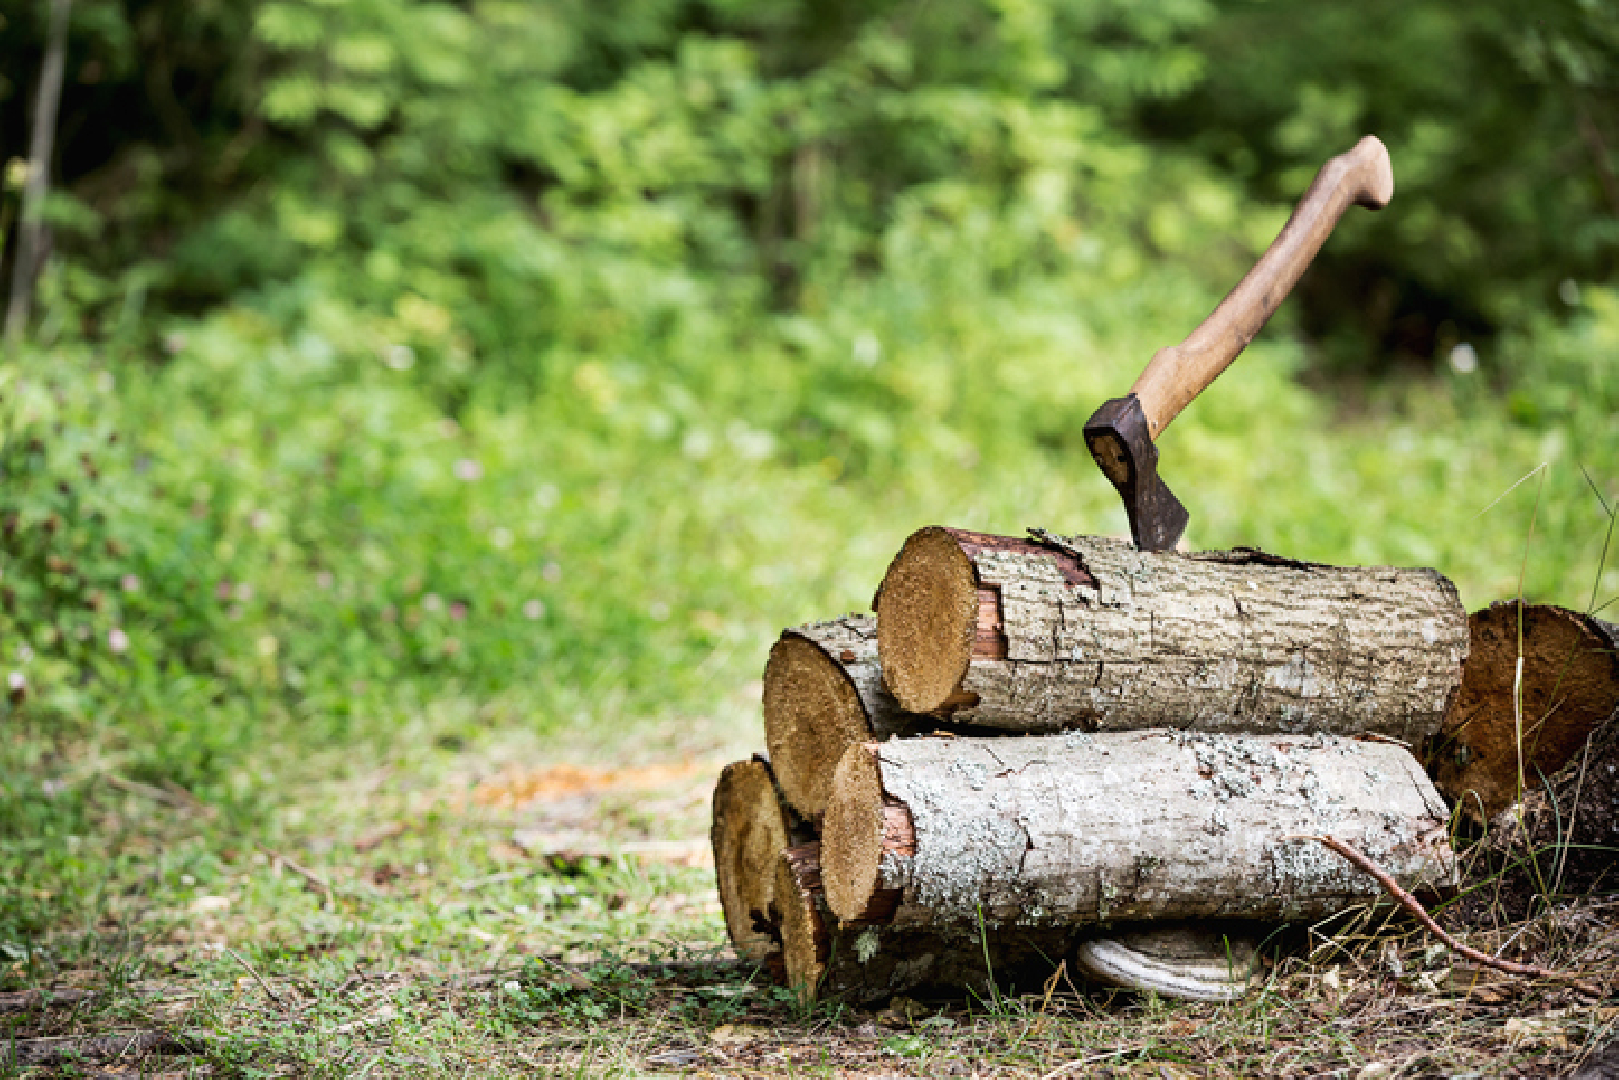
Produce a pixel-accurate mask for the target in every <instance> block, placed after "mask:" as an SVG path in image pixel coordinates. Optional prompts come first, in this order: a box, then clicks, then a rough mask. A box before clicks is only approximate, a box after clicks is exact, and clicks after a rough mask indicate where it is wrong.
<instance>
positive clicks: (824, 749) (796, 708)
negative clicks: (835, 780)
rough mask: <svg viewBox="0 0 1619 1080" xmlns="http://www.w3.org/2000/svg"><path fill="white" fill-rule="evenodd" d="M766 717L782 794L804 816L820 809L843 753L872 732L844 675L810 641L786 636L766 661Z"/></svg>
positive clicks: (800, 637)
mask: <svg viewBox="0 0 1619 1080" xmlns="http://www.w3.org/2000/svg"><path fill="white" fill-rule="evenodd" d="M764 719H765V743H766V745H767V746H769V748H770V760H771V763H772V764H773V766H774V767H775V770H776V780H777V782H778V783H780V784H781V790H782V794H783V795H784V796H785V797H786V798H787V801H788V802H790V803H792V805H793V807H794V808H795V809H797V810H798V811H799V812H800V813H802V814H804V815H806V816H809V817H815V816H817V815H819V814H821V813H823V812H824V811H825V810H826V802H827V798H828V796H829V794H830V791H831V780H832V771H833V770H834V769H835V768H837V764H838V761H839V760H840V759H841V758H842V757H843V753H844V751H845V750H847V749H848V748H849V747H850V746H851V745H853V744H854V743H858V742H865V741H867V740H869V739H870V738H871V735H872V733H871V725H870V722H869V721H868V719H867V715H866V709H865V707H864V705H862V704H861V701H860V694H859V692H858V691H857V690H856V688H855V686H854V683H853V682H852V681H851V680H850V678H849V676H848V673H847V672H845V671H844V669H843V667H842V665H840V664H839V663H837V662H836V661H835V660H834V659H833V658H832V657H829V656H828V655H827V654H826V652H825V651H824V650H822V649H821V648H820V647H819V646H818V645H816V644H815V643H814V642H812V641H810V640H808V639H807V638H804V637H802V636H797V635H794V634H792V633H791V632H789V633H787V634H784V635H783V636H782V638H781V640H780V641H777V642H776V644H775V645H774V646H773V647H772V648H771V650H770V660H769V662H768V663H766V665H765V677H764Z"/></svg>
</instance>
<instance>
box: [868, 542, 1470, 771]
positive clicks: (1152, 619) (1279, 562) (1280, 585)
mask: <svg viewBox="0 0 1619 1080" xmlns="http://www.w3.org/2000/svg"><path fill="white" fill-rule="evenodd" d="M874 606H875V607H876V609H877V627H878V630H877V646H878V651H879V653H880V654H881V657H882V665H883V671H884V674H885V677H886V679H887V681H888V686H889V689H891V690H892V691H893V692H894V696H895V697H896V698H897V699H898V701H899V704H900V706H901V707H902V708H904V709H906V710H908V711H910V712H913V713H925V714H931V715H935V716H948V717H949V718H950V719H951V720H953V721H955V722H958V723H965V724H972V725H982V726H988V727H996V728H1002V729H1005V730H1008V731H1019V732H1039V733H1044V732H1052V731H1057V730H1061V729H1064V728H1076V727H1077V728H1082V729H1086V730H1100V731H1114V730H1127V729H1139V728H1151V727H1170V728H1189V729H1195V730H1206V731H1222V732H1231V733H1260V732H1308V731H1325V732H1329V733H1333V734H1341V735H1356V734H1362V733H1366V732H1375V733H1379V734H1384V735H1388V736H1390V737H1392V738H1397V739H1401V740H1403V741H1405V742H1407V743H1409V744H1411V745H1416V744H1417V743H1418V742H1420V741H1421V740H1422V739H1424V738H1426V737H1427V736H1429V735H1431V734H1432V732H1433V731H1434V730H1435V729H1436V728H1437V727H1438V725H1439V723H1440V721H1441V719H1442V718H1443V716H1444V714H1445V708H1446V704H1447V702H1448V701H1449V700H1450V698H1451V696H1452V694H1453V693H1454V691H1455V690H1456V687H1457V686H1458V685H1459V684H1460V681H1461V667H1462V660H1463V658H1464V657H1465V656H1466V655H1467V621H1466V613H1465V612H1464V611H1463V609H1462V606H1461V602H1460V600H1459V599H1458V598H1457V595H1456V590H1455V587H1454V586H1452V585H1451V583H1450V582H1449V581H1447V580H1445V578H1444V577H1442V576H1441V575H1439V574H1438V573H1436V572H1435V571H1433V570H1427V569H1400V568H1394V567H1336V566H1321V565H1316V564H1312V563H1300V562H1294V561H1292V560H1288V559H1281V558H1277V557H1275V556H1271V555H1265V554H1263V553H1261V552H1257V551H1244V550H1238V551H1234V552H1203V553H1200V554H1179V553H1175V552H1165V553H1159V554H1153V553H1146V552H1141V551H1138V550H1137V549H1136V548H1135V547H1134V546H1132V545H1130V544H1128V543H1125V542H1121V541H1117V540H1109V539H1101V538H1094V537H1074V538H1072V539H1071V540H1059V539H1057V538H1051V537H1043V538H1042V540H1041V541H1040V542H1036V541H1032V540H1021V539H1015V538H1011V537H1004V536H989V535H985V534H983V533H971V532H965V531H963V530H960V529H943V528H928V529H923V530H922V531H920V532H918V533H916V534H914V535H912V536H911V538H910V539H909V540H907V541H906V543H905V547H904V548H903V549H902V550H901V551H900V553H899V554H898V555H897V556H896V557H895V559H894V561H893V563H892V564H891V565H890V566H889V568H888V574H887V576H886V577H885V578H884V579H883V583H882V587H881V588H880V589H879V591H878V593H877V598H876V601H875V604H874Z"/></svg>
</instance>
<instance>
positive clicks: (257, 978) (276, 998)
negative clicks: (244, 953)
mask: <svg viewBox="0 0 1619 1080" xmlns="http://www.w3.org/2000/svg"><path fill="white" fill-rule="evenodd" d="M225 951H226V952H228V953H230V958H231V959H232V960H234V961H236V962H237V963H238V964H241V965H242V967H244V968H246V969H247V973H248V974H249V975H251V976H253V981H254V982H256V983H258V984H259V986H260V987H262V988H263V989H264V992H265V994H267V995H268V996H269V998H270V1000H271V1001H273V1002H275V1005H276V1008H278V1009H280V1010H281V1011H282V1012H286V1011H287V1003H286V1002H284V1001H282V1000H281V996H280V995H279V994H277V993H276V992H275V991H274V990H272V989H270V984H269V983H267V982H265V981H264V976H262V975H260V974H259V973H258V972H257V971H254V970H253V965H252V964H249V963H248V962H247V961H246V960H243V959H242V957H241V954H240V953H238V952H237V951H236V950H235V949H232V948H230V947H228V946H227V947H226V949H225Z"/></svg>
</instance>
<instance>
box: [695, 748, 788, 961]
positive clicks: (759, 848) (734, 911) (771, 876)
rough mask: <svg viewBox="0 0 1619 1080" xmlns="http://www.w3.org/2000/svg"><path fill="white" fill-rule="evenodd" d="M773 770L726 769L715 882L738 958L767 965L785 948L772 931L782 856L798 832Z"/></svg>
mask: <svg viewBox="0 0 1619 1080" xmlns="http://www.w3.org/2000/svg"><path fill="white" fill-rule="evenodd" d="M798 827H799V826H798V823H797V822H796V821H795V820H794V815H793V814H792V813H791V811H790V810H788V809H787V807H786V806H785V805H784V804H783V803H782V801H781V797H780V796H779V795H778V794H777V791H776V784H775V781H774V779H773V778H772V776H771V773H770V766H769V765H768V764H766V763H765V762H764V761H761V760H759V759H758V758H754V759H753V760H751V761H736V762H732V763H731V764H730V765H727V766H725V769H724V770H723V771H722V772H721V773H720V779H719V783H717V784H716V785H714V824H713V829H712V831H711V834H710V835H711V836H712V838H713V841H714V880H715V884H716V885H717V886H718V888H719V894H720V907H721V909H722V910H723V911H724V912H725V929H726V930H727V932H729V933H730V935H731V944H732V946H734V947H735V949H736V954H737V955H738V956H740V957H742V958H743V959H745V960H755V961H762V960H765V959H767V958H768V957H770V956H771V955H772V954H773V953H776V952H777V951H779V949H780V944H779V942H778V941H777V939H776V938H775V937H774V936H773V935H772V933H771V930H770V901H771V897H772V895H773V890H774V888H775V882H776V875H775V865H776V856H777V855H779V854H780V853H781V852H782V851H783V850H785V849H786V848H787V847H788V845H789V844H791V843H792V840H793V834H794V832H795V831H796V830H797V828H798Z"/></svg>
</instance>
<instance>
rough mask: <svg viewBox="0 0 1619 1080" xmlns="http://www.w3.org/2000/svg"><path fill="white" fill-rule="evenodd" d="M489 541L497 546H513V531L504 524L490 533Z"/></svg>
mask: <svg viewBox="0 0 1619 1080" xmlns="http://www.w3.org/2000/svg"><path fill="white" fill-rule="evenodd" d="M489 542H490V543H491V544H494V545H495V546H496V547H497V548H502V549H504V548H509V547H511V546H512V531H511V530H510V529H508V528H506V527H505V526H504V525H502V526H500V527H498V528H496V529H493V530H491V531H490V533H489Z"/></svg>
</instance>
